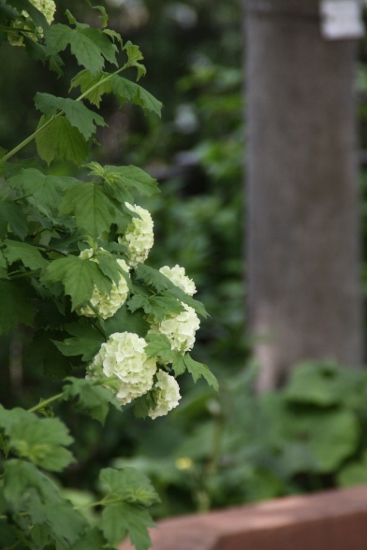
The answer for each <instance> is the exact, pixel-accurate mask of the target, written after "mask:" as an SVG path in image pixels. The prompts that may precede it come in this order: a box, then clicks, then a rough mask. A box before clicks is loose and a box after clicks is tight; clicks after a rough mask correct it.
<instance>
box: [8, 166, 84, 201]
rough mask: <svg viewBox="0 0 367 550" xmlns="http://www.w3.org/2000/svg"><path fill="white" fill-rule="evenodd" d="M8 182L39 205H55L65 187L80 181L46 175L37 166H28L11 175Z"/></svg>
mask: <svg viewBox="0 0 367 550" xmlns="http://www.w3.org/2000/svg"><path fill="white" fill-rule="evenodd" d="M8 183H9V185H10V187H12V188H13V189H19V190H21V191H22V193H23V194H25V195H28V196H30V197H32V198H33V199H34V201H35V203H36V204H37V205H45V206H47V207H55V206H56V205H58V204H59V202H60V197H61V195H62V193H63V192H64V191H65V189H69V188H70V187H72V186H73V185H75V184H76V183H78V180H77V179H75V178H70V177H67V176H64V177H58V176H46V175H45V174H43V173H42V172H40V171H39V170H36V169H35V168H26V169H21V170H20V171H19V172H18V174H17V175H15V176H13V177H11V178H10V179H9V180H8Z"/></svg>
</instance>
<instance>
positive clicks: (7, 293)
mask: <svg viewBox="0 0 367 550" xmlns="http://www.w3.org/2000/svg"><path fill="white" fill-rule="evenodd" d="M0 303H1V316H0V334H7V333H8V332H9V331H10V330H11V329H12V328H15V327H16V326H18V324H19V323H23V324H24V325H27V326H31V325H32V323H33V318H34V309H33V307H32V306H31V304H30V303H29V302H28V298H27V295H26V294H25V292H24V291H23V290H22V289H21V288H19V287H17V285H16V284H14V283H13V282H11V281H5V280H0Z"/></svg>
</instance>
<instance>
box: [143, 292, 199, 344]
mask: <svg viewBox="0 0 367 550" xmlns="http://www.w3.org/2000/svg"><path fill="white" fill-rule="evenodd" d="M182 306H183V307H184V308H185V311H182V312H181V313H179V314H178V315H169V316H166V317H164V319H163V321H160V322H156V323H153V324H152V326H151V328H150V330H149V332H150V333H159V334H164V335H165V336H167V338H168V340H169V341H170V342H171V349H172V350H176V351H180V352H181V353H184V352H186V351H190V350H191V349H192V348H193V347H194V344H195V334H196V331H197V330H198V328H199V326H200V320H199V317H198V316H197V315H196V312H195V310H194V309H193V308H192V307H190V306H188V305H186V304H184V303H182Z"/></svg>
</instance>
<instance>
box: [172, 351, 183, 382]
mask: <svg viewBox="0 0 367 550" xmlns="http://www.w3.org/2000/svg"><path fill="white" fill-rule="evenodd" d="M172 369H173V372H174V373H175V376H180V374H183V373H184V372H185V370H186V364H185V358H184V356H183V355H181V353H180V352H179V351H175V352H173V359H172Z"/></svg>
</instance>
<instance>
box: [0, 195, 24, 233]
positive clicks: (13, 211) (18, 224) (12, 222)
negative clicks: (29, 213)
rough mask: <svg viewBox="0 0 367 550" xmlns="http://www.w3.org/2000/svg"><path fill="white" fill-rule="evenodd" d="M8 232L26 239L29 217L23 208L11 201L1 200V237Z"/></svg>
mask: <svg viewBox="0 0 367 550" xmlns="http://www.w3.org/2000/svg"><path fill="white" fill-rule="evenodd" d="M8 232H11V233H14V235H16V236H17V237H19V238H21V239H24V238H25V237H26V235H27V233H28V225H27V218H26V216H25V214H24V212H23V210H22V208H21V207H20V206H19V205H18V204H16V203H14V202H11V201H6V200H2V201H0V237H2V238H3V237H5V236H6V235H7V233H8Z"/></svg>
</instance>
